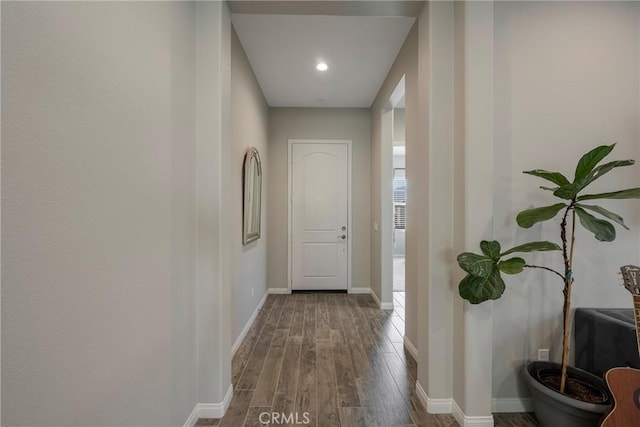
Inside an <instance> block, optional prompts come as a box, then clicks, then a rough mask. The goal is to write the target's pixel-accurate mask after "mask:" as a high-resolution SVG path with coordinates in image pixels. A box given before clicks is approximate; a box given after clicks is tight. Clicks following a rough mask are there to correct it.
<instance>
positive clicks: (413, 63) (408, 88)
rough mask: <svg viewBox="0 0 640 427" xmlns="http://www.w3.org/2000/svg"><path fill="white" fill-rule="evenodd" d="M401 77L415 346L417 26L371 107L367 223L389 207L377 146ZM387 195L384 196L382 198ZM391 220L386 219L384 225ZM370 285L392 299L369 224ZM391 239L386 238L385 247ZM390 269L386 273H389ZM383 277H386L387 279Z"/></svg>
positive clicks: (420, 200)
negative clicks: (386, 109)
mask: <svg viewBox="0 0 640 427" xmlns="http://www.w3.org/2000/svg"><path fill="white" fill-rule="evenodd" d="M403 75H404V76H405V104H406V109H405V112H404V123H405V126H404V140H405V150H406V165H405V167H406V172H405V173H406V177H407V178H406V179H407V207H406V209H407V211H406V212H407V219H406V234H405V235H406V239H405V252H406V261H405V289H406V293H407V304H406V307H405V309H406V317H405V335H406V336H407V338H408V339H409V340H410V341H411V342H412V343H413V344H414V345H417V322H416V312H417V304H416V301H417V298H416V297H417V289H418V284H417V268H418V257H417V233H418V227H420V226H422V225H421V222H420V218H423V217H424V216H423V215H421V214H420V211H419V210H418V209H420V208H421V207H422V208H423V207H424V202H425V199H426V196H424V195H421V194H420V192H419V191H420V185H419V182H421V177H422V175H421V174H422V173H424V174H426V168H425V167H424V165H423V164H421V163H420V156H418V155H417V154H418V152H419V149H420V148H419V144H420V141H419V140H418V106H417V102H418V96H417V95H418V24H417V23H416V24H414V26H413V28H412V29H411V31H410V32H409V34H408V35H407V38H406V40H405V42H404V44H403V46H402V49H401V50H400V52H399V53H398V56H397V57H396V60H395V61H394V63H393V65H392V66H391V69H390V70H389V73H388V75H387V77H386V78H385V80H384V83H383V84H382V87H381V88H380V91H379V92H378V94H377V96H376V98H375V100H374V102H373V105H372V106H371V109H370V114H371V149H372V154H371V221H372V223H373V222H377V223H381V222H382V220H383V219H382V218H383V215H382V210H383V208H384V206H383V203H385V204H387V203H388V206H387V208H388V210H389V212H391V211H392V195H391V194H392V189H391V186H392V182H391V180H392V171H391V168H392V148H391V145H389V146H388V147H382V135H381V129H382V123H381V120H382V109H383V108H384V107H385V104H386V103H387V101H388V100H389V97H390V96H391V93H392V92H393V90H394V89H395V88H396V86H397V85H398V82H399V81H400V79H401V78H402V76H403ZM383 149H385V150H388V151H389V163H388V164H384V165H383V164H382V150H383ZM382 168H385V170H387V172H388V173H387V175H386V177H388V179H386V180H385V181H388V182H386V183H385V190H384V192H385V194H388V199H387V200H386V201H384V200H382V194H381V191H380V186H381V179H382V178H381V177H382V176H383V174H382V170H383V169H382ZM385 197H386V196H385ZM391 226H392V224H391V223H389V227H391ZM370 230H371V288H372V290H373V291H374V292H375V293H376V295H377V296H378V298H379V299H380V301H382V302H383V303H389V302H391V300H392V295H391V294H392V293H391V285H389V286H388V287H385V290H388V293H387V292H385V290H383V288H382V281H383V280H392V279H393V278H392V274H387V275H386V276H385V277H382V276H383V272H382V269H381V263H380V261H381V253H382V252H381V247H382V237H381V233H380V232H375V231H374V230H373V227H371V229H370ZM391 244H392V242H391V240H389V245H391ZM389 273H391V272H389ZM387 276H388V277H387Z"/></svg>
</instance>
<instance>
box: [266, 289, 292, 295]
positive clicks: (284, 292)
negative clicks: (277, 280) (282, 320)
mask: <svg viewBox="0 0 640 427" xmlns="http://www.w3.org/2000/svg"><path fill="white" fill-rule="evenodd" d="M269 293H270V294H277V295H281V294H290V293H291V291H290V290H289V289H288V288H269Z"/></svg>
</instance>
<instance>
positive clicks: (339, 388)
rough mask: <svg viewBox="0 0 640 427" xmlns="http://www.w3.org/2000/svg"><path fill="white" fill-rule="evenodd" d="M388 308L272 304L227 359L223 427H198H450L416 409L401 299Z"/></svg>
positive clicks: (276, 300) (522, 424) (524, 420)
mask: <svg viewBox="0 0 640 427" xmlns="http://www.w3.org/2000/svg"><path fill="white" fill-rule="evenodd" d="M394 303H395V306H396V308H395V309H394V310H393V311H383V310H380V309H378V308H377V306H376V304H375V302H374V300H373V298H372V297H371V296H369V295H347V294H338V293H336V294H327V293H317V294H316V293H310V294H292V295H269V297H268V298H267V300H266V302H265V304H264V306H263V308H262V310H261V311H260V312H259V314H258V316H257V318H256V320H255V322H254V324H253V325H252V327H251V329H250V330H249V332H248V333H247V336H246V337H245V339H244V341H243V342H242V344H241V346H240V348H239V349H238V351H237V352H236V354H235V356H234V358H233V364H232V382H233V390H234V394H233V399H232V401H231V404H230V406H229V409H228V410H227V413H226V415H225V417H224V418H222V419H215V420H214V419H200V420H199V421H198V424H196V425H198V426H223V427H226V426H228V427H242V426H262V425H278V426H280V425H296V424H285V423H281V422H279V423H272V424H261V422H260V414H261V413H263V412H267V413H272V412H273V413H285V414H290V413H293V414H296V413H298V419H297V421H298V422H299V423H302V422H303V421H306V420H305V419H304V413H305V412H307V413H308V414H309V415H308V418H309V423H308V424H297V425H311V426H317V427H333V426H346V427H351V426H384V427H387V426H430V427H449V426H457V425H458V423H457V422H456V421H455V419H454V418H453V417H452V416H451V415H432V414H429V413H427V412H426V411H425V409H424V408H423V407H422V405H421V404H420V402H419V401H418V397H417V396H416V392H415V381H416V376H417V365H416V362H415V361H414V360H413V358H412V357H411V356H410V355H409V354H408V353H406V352H405V350H404V346H403V338H402V337H403V336H404V293H400V292H396V293H394ZM266 418H267V416H265V415H263V419H266ZM280 421H281V420H280ZM293 421H294V422H295V421H296V420H295V419H294V420H293ZM495 425H496V426H497V427H527V426H536V423H535V422H534V420H533V418H532V417H531V416H530V415H529V414H508V415H507V414H496V416H495Z"/></svg>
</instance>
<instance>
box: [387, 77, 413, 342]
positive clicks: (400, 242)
mask: <svg viewBox="0 0 640 427" xmlns="http://www.w3.org/2000/svg"><path fill="white" fill-rule="evenodd" d="M381 142H382V169H381V186H382V188H381V189H382V194H381V200H382V215H381V222H382V230H381V232H382V238H381V253H382V259H381V267H382V268H381V276H382V294H383V297H385V296H388V297H390V298H389V299H390V300H391V303H389V306H388V308H389V309H391V308H392V309H393V310H394V314H393V317H394V318H396V319H395V320H396V321H394V325H395V326H396V327H397V329H398V332H399V333H400V334H401V335H402V336H404V306H405V230H406V223H407V217H406V212H407V209H406V206H407V202H408V201H407V174H406V168H405V76H402V77H401V78H400V80H399V81H398V83H397V85H396V87H395V88H394V90H393V92H392V93H391V95H390V96H389V100H388V101H387V103H386V104H385V106H384V108H383V111H382V141H381ZM384 308H387V307H384Z"/></svg>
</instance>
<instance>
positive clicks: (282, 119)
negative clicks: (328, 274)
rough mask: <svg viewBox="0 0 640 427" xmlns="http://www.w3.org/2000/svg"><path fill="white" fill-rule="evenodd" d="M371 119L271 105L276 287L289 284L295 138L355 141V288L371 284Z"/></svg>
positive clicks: (271, 274)
mask: <svg viewBox="0 0 640 427" xmlns="http://www.w3.org/2000/svg"><path fill="white" fill-rule="evenodd" d="M370 131H371V122H370V116H369V110H368V109H360V108H271V109H270V115H269V145H268V153H267V156H268V157H269V181H268V190H267V191H268V194H269V204H268V214H267V216H268V218H267V221H268V229H269V239H268V242H267V248H268V252H267V261H268V283H269V287H270V288H286V287H287V234H288V231H287V230H288V223H287V157H288V140H289V139H350V140H352V150H353V159H352V167H353V170H352V175H353V177H352V192H353V197H352V202H351V203H352V207H353V230H352V231H351V233H350V235H351V238H352V239H353V240H352V251H353V254H352V273H351V274H352V279H351V280H352V287H354V288H355V287H363V288H369V286H370V283H371V281H370V252H369V245H370V233H369V230H370V228H371V222H370V203H371V202H370V179H371V136H370Z"/></svg>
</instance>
